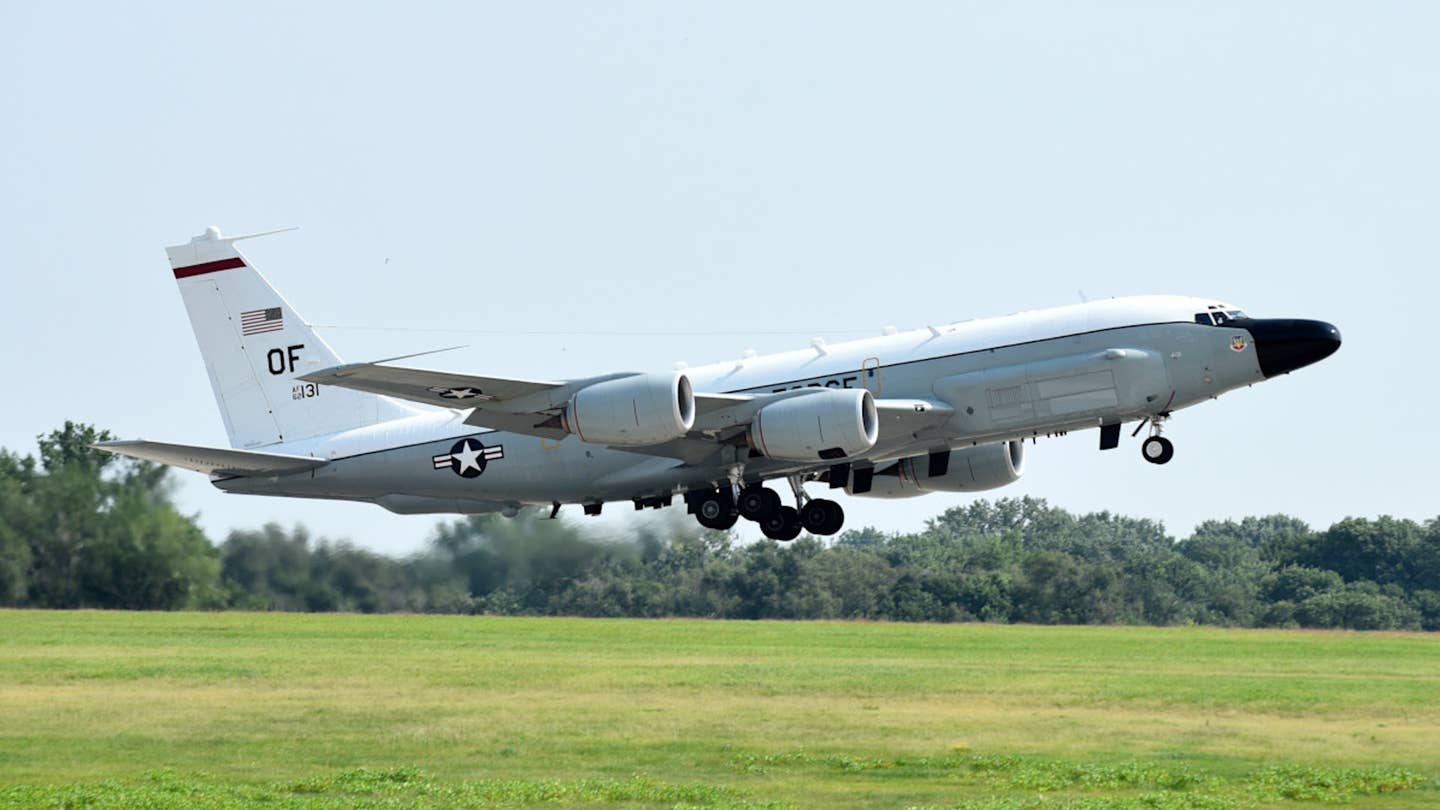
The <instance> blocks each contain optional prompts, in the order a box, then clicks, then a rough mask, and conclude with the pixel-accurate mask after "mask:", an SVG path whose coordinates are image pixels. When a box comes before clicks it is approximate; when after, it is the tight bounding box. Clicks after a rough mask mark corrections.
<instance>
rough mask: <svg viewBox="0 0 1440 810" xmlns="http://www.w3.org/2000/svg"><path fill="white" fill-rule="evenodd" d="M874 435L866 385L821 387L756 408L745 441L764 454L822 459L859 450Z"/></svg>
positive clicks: (875, 427) (876, 432)
mask: <svg viewBox="0 0 1440 810" xmlns="http://www.w3.org/2000/svg"><path fill="white" fill-rule="evenodd" d="M879 436H880V420H879V417H878V416H877V415H876V412H875V397H874V396H872V395H871V394H870V392H869V391H867V390H865V389H863V388H849V389H831V388H827V389H824V390H821V391H816V392H815V393H813V394H804V395H802V396H795V397H790V398H789V399H782V400H780V401H779V402H773V403H771V404H769V405H766V406H765V407H763V408H761V409H760V411H759V412H758V413H756V414H755V419H754V421H753V422H751V424H750V434H749V441H750V446H751V447H753V448H755V449H756V450H758V451H759V452H760V454H761V455H763V456H765V457H766V458H773V459H779V460H781V461H817V460H825V461H828V460H830V459H839V458H848V457H850V456H856V455H859V454H861V453H864V452H865V451H867V450H869V449H870V448H872V447H874V446H875V440H876V439H878V438H879Z"/></svg>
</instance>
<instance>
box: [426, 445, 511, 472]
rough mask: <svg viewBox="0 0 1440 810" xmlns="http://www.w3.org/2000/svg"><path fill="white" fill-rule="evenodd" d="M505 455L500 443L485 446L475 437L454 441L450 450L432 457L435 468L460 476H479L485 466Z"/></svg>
mask: <svg viewBox="0 0 1440 810" xmlns="http://www.w3.org/2000/svg"><path fill="white" fill-rule="evenodd" d="M504 457H505V448H504V446H502V445H498V444H497V445H494V446H491V447H486V446H485V445H483V444H481V443H480V442H479V440H477V439H471V438H465V439H461V440H460V441H458V442H456V443H455V446H454V447H451V448H450V452H448V453H443V454H441V455H438V456H434V457H432V459H431V461H433V462H434V464H435V469H437V470H451V471H453V472H454V473H455V474H456V475H458V476H460V477H461V478H479V477H480V474H481V473H483V472H485V466H486V465H487V464H488V463H489V462H491V461H495V460H496V459H501V458H504Z"/></svg>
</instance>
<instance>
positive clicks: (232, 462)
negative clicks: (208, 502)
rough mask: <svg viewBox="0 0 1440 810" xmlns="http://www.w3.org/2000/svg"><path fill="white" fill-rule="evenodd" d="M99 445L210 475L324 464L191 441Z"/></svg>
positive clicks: (251, 473)
mask: <svg viewBox="0 0 1440 810" xmlns="http://www.w3.org/2000/svg"><path fill="white" fill-rule="evenodd" d="M95 447H96V448H98V449H100V450H105V451H107V452H110V453H118V454H120V455H122V456H130V457H131V458H139V459H144V460H145V461H155V462H159V463H160V464H168V465H170V466H171V467H181V468H183V469H186V470H194V471H196V472H203V473H206V474H207V475H242V476H247V477H257V476H271V475H289V474H290V473H298V472H305V471H307V470H313V469H315V468H317V467H323V466H325V465H326V464H328V463H329V462H327V461H326V460H325V459H322V458H310V457H309V456H292V455H286V454H284V453H256V452H253V451H250V450H231V449H229V448H221V447H196V446H194V445H189V444H165V443H163V442H147V441H138V440H135V441H113V442H97V443H96V444H95Z"/></svg>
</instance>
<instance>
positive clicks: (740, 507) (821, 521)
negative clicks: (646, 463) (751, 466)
mask: <svg viewBox="0 0 1440 810" xmlns="http://www.w3.org/2000/svg"><path fill="white" fill-rule="evenodd" d="M803 483H804V481H803V480H802V479H801V477H800V476H791V477H790V486H791V488H792V489H793V490H794V491H795V503H796V505H795V506H786V505H784V504H783V503H782V502H781V499H780V494H779V493H778V492H776V491H775V490H773V489H769V488H767V487H765V486H764V485H762V484H750V485H748V486H746V487H744V488H742V489H740V490H739V492H738V493H735V491H734V490H733V489H732V488H731V487H728V486H727V487H720V488H719V489H712V490H695V491H693V492H691V493H690V494H688V495H686V496H685V500H686V502H687V503H689V505H690V511H691V512H693V513H694V514H695V520H696V521H698V522H699V523H700V525H701V526H704V527H705V528H707V529H717V530H720V531H724V530H726V529H729V528H731V527H732V526H734V525H735V524H736V522H738V521H739V519H740V518H742V517H743V518H745V519H746V520H752V521H754V522H756V523H758V524H760V531H761V533H762V534H764V535H765V536H766V537H768V538H770V539H771V540H779V541H782V542H785V541H789V540H794V539H795V538H796V537H799V536H800V531H801V530H802V529H804V530H805V531H808V532H810V533H811V534H819V535H831V534H835V533H836V532H838V531H840V528H841V527H842V526H844V525H845V510H844V509H842V508H841V507H840V504H838V503H836V502H835V501H831V500H826V499H824V498H811V497H810V496H809V495H807V494H805V489H804V487H803V486H802V484H803Z"/></svg>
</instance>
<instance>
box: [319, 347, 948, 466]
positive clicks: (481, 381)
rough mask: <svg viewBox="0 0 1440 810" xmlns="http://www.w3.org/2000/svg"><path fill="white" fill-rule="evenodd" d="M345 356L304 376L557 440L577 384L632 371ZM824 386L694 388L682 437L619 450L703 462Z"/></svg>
mask: <svg viewBox="0 0 1440 810" xmlns="http://www.w3.org/2000/svg"><path fill="white" fill-rule="evenodd" d="M384 363H385V361H380V362H376V363H351V364H349V365H343V366H336V367H334V368H328V369H322V370H320V371H315V372H311V373H309V374H305V375H304V376H302V377H300V379H302V380H305V381H306V382H313V383H320V384H323V385H334V386H339V387H341V388H351V389H354V390H357V391H367V392H369V393H372V394H383V395H386V396H392V397H396V398H399V399H405V400H410V401H412V402H420V403H424V404H426V405H436V406H440V407H445V408H457V409H458V408H473V409H474V410H473V411H472V412H471V413H470V415H469V416H467V417H466V418H465V422H466V424H470V425H475V426H477V427H487V428H494V429H496V430H504V431H509V432H512V433H519V434H521V435H525V436H538V437H540V438H542V439H553V440H555V441H559V440H561V439H564V438H565V437H566V436H569V435H570V434H569V433H567V432H566V431H565V430H564V429H562V428H561V426H560V419H559V417H560V413H561V411H563V410H564V408H565V406H566V404H567V403H568V402H569V400H570V398H571V397H572V396H574V395H575V393H576V392H577V391H579V390H580V389H582V388H584V387H586V386H589V385H594V384H595V383H598V382H604V381H606V380H613V379H619V378H622V377H631V376H636V375H635V373H633V372H631V373H621V374H607V375H604V376H600V377H589V378H586V379H580V380H565V381H542V380H522V379H513V378H508V377H482V376H476V375H471V374H456V373H454V372H449V371H432V370H429V369H419V368H404V367H400V366H391V365H385V364H384ZM825 390H830V389H824V388H818V387H814V388H810V387H807V388H798V389H794V390H790V391H778V392H774V393H763V394H718V393H702V392H699V391H697V392H695V423H694V425H693V426H692V428H691V430H690V432H689V433H688V434H687V435H686V436H684V437H681V438H678V439H674V440H672V441H668V442H664V443H662V444H656V445H649V446H643V447H623V448H620V449H623V450H626V451H629V452H633V453H641V454H645V455H652V456H661V457H667V458H676V459H680V460H681V461H683V462H685V463H687V464H701V463H704V462H705V461H707V460H708V459H710V458H711V457H712V456H714V455H715V454H717V453H718V452H719V451H720V448H721V447H722V446H723V445H725V444H727V443H733V441H734V440H735V439H736V438H737V437H738V436H739V435H741V434H742V433H743V431H744V429H745V427H746V426H747V425H749V424H750V422H751V421H752V420H754V418H755V414H756V413H758V412H759V411H760V409H761V408H763V407H765V406H766V405H769V404H770V403H772V402H776V401H778V400H781V399H788V398H790V397H799V396H808V395H810V394H814V393H817V392H820V391H825ZM876 406H877V411H878V414H879V416H880V418H881V421H882V423H883V424H885V425H887V426H888V429H890V430H897V431H900V432H905V433H913V432H916V431H918V430H922V429H924V428H926V427H930V426H933V425H934V424H937V423H938V422H939V421H943V420H944V419H945V418H946V417H948V416H949V408H948V406H943V405H941V404H940V403H936V402H930V401H923V400H877V401H876Z"/></svg>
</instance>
